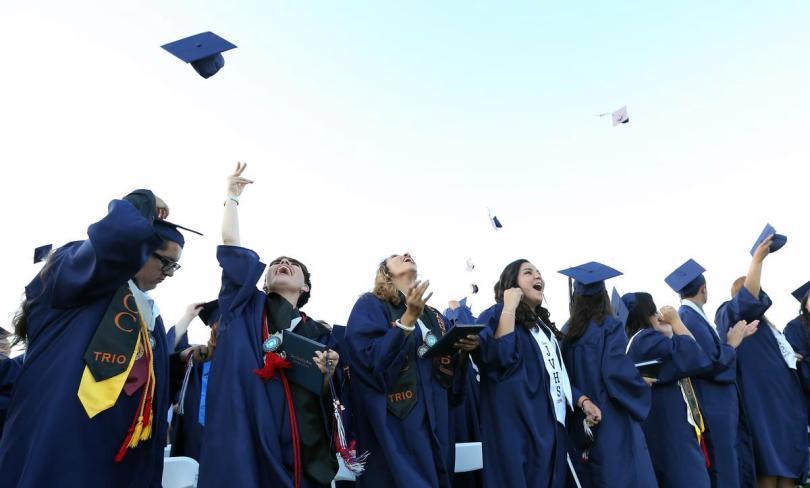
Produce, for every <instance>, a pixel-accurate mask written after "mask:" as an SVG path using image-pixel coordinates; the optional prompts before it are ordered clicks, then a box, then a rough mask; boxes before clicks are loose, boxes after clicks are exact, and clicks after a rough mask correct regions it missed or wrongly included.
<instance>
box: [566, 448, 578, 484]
mask: <svg viewBox="0 0 810 488" xmlns="http://www.w3.org/2000/svg"><path fill="white" fill-rule="evenodd" d="M565 459H566V461H568V468H569V469H570V470H571V476H572V477H573V478H574V483H576V485H577V488H582V483H580V482H579V477H578V476H577V470H575V469H574V463H572V462H571V456H570V455H569V454H566V455H565Z"/></svg>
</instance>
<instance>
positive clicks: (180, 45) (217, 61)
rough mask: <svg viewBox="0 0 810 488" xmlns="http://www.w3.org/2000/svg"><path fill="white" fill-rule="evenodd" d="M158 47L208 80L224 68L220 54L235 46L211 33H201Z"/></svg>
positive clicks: (223, 61)
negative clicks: (188, 64)
mask: <svg viewBox="0 0 810 488" xmlns="http://www.w3.org/2000/svg"><path fill="white" fill-rule="evenodd" d="M160 47H162V48H163V49H165V50H167V51H169V52H170V53H172V54H174V55H175V56H177V57H178V58H180V59H181V60H182V61H185V62H186V63H191V66H192V67H193V68H194V70H195V71H196V72H197V73H198V74H199V75H200V76H202V77H203V78H210V77H211V76H214V75H215V74H216V73H217V71H219V70H220V69H221V68H222V67H223V66H225V58H223V57H222V53H223V52H225V51H228V50H230V49H234V48H235V47H236V45H235V44H231V43H230V42H228V41H226V40H225V39H223V38H221V37H219V36H218V35H216V34H214V33H213V32H202V33H200V34H195V35H193V36H190V37H186V38H185V39H180V40H179V41H174V42H170V43H168V44H164V45H163V46H160Z"/></svg>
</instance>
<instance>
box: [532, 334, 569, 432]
mask: <svg viewBox="0 0 810 488" xmlns="http://www.w3.org/2000/svg"><path fill="white" fill-rule="evenodd" d="M541 324H542V322H541ZM541 327H543V328H544V329H545V330H546V331H548V336H546V334H544V333H543V331H542V330H540V329H539V327H535V328H532V329H531V334H532V337H534V340H535V341H537V345H538V346H540V356H541V357H542V358H543V362H544V363H545V365H546V373H548V378H549V392H550V393H551V399H552V401H553V402H554V415H555V416H556V417H557V422H559V423H561V424H562V425H565V415H566V409H565V406H566V404H567V405H568V406H569V407H570V408H571V410H574V405H573V401H572V393H571V382H570V381H569V379H568V372H567V371H566V370H565V364H564V363H563V361H562V352H561V351H560V344H559V342H557V338H556V337H554V334H552V333H551V330H549V329H548V327H546V326H545V325H544V324H543V325H541Z"/></svg>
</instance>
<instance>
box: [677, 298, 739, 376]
mask: <svg viewBox="0 0 810 488" xmlns="http://www.w3.org/2000/svg"><path fill="white" fill-rule="evenodd" d="M678 314H679V315H680V317H681V320H682V321H683V323H684V325H685V326H686V328H687V329H689V332H691V333H692V336H694V338H695V342H697V343H698V345H699V346H700V348H701V349H702V350H703V351H704V352H705V353H706V355H707V356H708V357H709V360H710V361H711V368H707V369H706V370H705V371H702V372H701V373H699V374H698V376H699V377H700V378H703V379H707V380H710V381H715V382H718V383H726V384H732V383H734V381H735V380H736V378H737V353H736V352H735V350H734V348H733V347H731V346H729V345H728V344H726V341H725V340H721V339H720V336H719V334H716V333H715V332H714V331H712V329H711V327H712V326H711V324H709V323H708V322H706V321H705V320H704V319H703V317H701V316H700V315H699V314H698V313H697V312H695V311H694V310H692V309H691V308H689V307H686V306H681V308H680V309H679V310H678Z"/></svg>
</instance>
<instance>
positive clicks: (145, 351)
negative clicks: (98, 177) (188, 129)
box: [0, 190, 207, 487]
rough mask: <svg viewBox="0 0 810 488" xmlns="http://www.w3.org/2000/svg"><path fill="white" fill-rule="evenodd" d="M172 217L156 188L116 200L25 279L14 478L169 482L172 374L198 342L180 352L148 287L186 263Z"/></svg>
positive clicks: (7, 452)
mask: <svg viewBox="0 0 810 488" xmlns="http://www.w3.org/2000/svg"><path fill="white" fill-rule="evenodd" d="M166 216H168V207H167V206H166V204H165V203H164V202H163V201H162V200H161V199H159V198H156V197H155V196H154V195H153V194H152V192H151V191H149V190H136V191H134V192H132V193H130V194H129V195H127V196H126V197H124V199H122V200H113V201H112V202H111V203H110V205H109V207H108V212H107V215H106V216H105V217H104V218H102V219H101V220H100V221H98V222H96V223H95V224H92V225H91V226H90V227H89V228H88V231H87V236H88V238H87V239H86V240H84V241H75V242H71V243H68V244H65V245H64V246H62V247H61V248H59V249H57V250H56V251H55V252H54V253H53V254H51V256H50V257H49V258H48V261H47V262H46V264H45V266H44V267H43V269H42V270H41V271H40V273H39V274H38V275H37V276H36V277H35V278H34V279H33V280H32V281H31V283H30V284H29V285H28V286H27V287H26V288H25V301H24V302H23V304H22V307H21V311H20V313H19V314H18V315H17V317H16V318H15V321H14V324H15V335H16V336H17V338H18V340H22V341H25V342H26V344H27V348H26V355H25V361H24V362H23V364H22V368H21V370H20V373H19V375H18V377H17V380H16V382H15V384H14V391H13V395H12V397H11V404H10V405H9V409H8V416H7V418H6V425H5V427H4V429H3V437H2V441H0V480H1V481H2V483H3V484H4V486H25V487H40V486H42V487H45V486H54V485H55V484H56V485H60V486H71V487H72V486H97V487H101V486H116V487H159V486H161V476H162V471H163V447H164V446H165V443H166V431H167V421H166V412H167V411H168V408H169V403H170V402H169V398H170V381H172V380H178V378H180V377H182V363H183V362H184V361H185V360H186V358H187V357H188V355H189V354H190V353H192V352H193V350H192V349H187V350H186V351H184V352H182V353H178V354H173V355H170V354H169V351H168V350H167V347H166V334H165V331H164V328H163V319H162V318H161V316H160V311H159V310H158V308H157V305H155V302H154V301H153V300H152V299H151V298H150V297H149V295H148V294H147V292H148V291H150V290H152V289H154V288H155V287H156V286H157V285H158V284H159V283H161V282H162V281H163V280H164V279H166V278H167V277H171V276H173V275H174V272H175V271H176V270H177V269H179V268H180V265H179V264H178V260H179V259H180V254H181V252H182V248H183V244H184V242H185V241H184V238H183V235H182V234H181V233H180V232H179V231H178V230H177V229H178V227H177V226H176V225H175V224H170V223H168V222H166V221H165V220H163V219H164V218H165V217H166ZM196 350H197V351H201V349H200V348H198V349H196ZM206 354H207V353H206ZM195 360H200V357H199V354H198V353H195ZM170 374H171V376H170ZM173 383H174V384H175V385H177V384H179V381H173Z"/></svg>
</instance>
